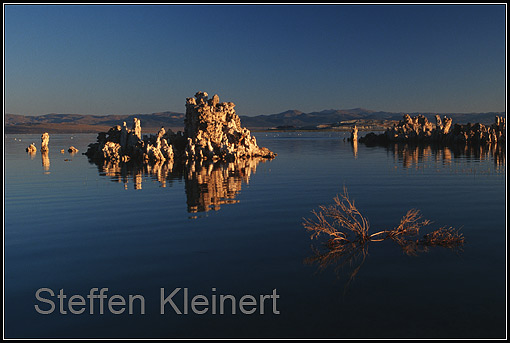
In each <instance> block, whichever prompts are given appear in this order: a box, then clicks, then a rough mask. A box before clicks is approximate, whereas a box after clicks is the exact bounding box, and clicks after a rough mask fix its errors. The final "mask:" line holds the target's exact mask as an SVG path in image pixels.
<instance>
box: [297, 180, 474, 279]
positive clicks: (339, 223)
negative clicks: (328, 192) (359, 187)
mask: <svg viewBox="0 0 510 343" xmlns="http://www.w3.org/2000/svg"><path fill="white" fill-rule="evenodd" d="M312 213H313V214H314V215H315V220H311V219H306V218H305V219H304V222H303V226H304V227H305V229H306V230H307V231H310V232H311V239H315V238H318V237H319V236H321V235H325V236H327V237H328V239H327V241H326V242H325V246H326V247H327V249H326V251H320V250H317V249H314V256H312V257H310V258H308V259H306V260H305V262H306V263H310V264H312V263H317V264H318V265H319V267H320V268H321V269H324V268H326V266H328V265H330V264H332V263H338V267H337V271H338V270H339V268H341V267H343V266H345V265H346V264H350V265H351V266H352V265H353V263H355V262H356V261H359V260H361V262H360V263H358V265H357V267H356V268H355V269H354V272H353V273H352V274H351V277H350V279H349V282H350V281H351V280H352V279H353V278H354V276H355V275H356V274H357V273H358V271H359V269H360V267H361V265H362V264H363V263H364V261H365V258H366V256H367V254H368V247H367V244H368V243H369V242H380V241H384V240H387V239H390V240H392V241H394V242H396V243H397V244H398V245H399V246H400V248H401V249H402V251H403V252H404V253H405V254H407V255H410V256H415V255H417V253H419V252H426V251H428V248H429V247H444V248H449V249H452V250H462V246H463V245H464V236H463V235H462V234H461V233H460V232H459V230H457V229H454V228H445V227H441V228H439V229H437V230H434V231H432V232H430V233H428V234H426V235H424V236H423V237H422V238H421V239H420V238H416V237H418V236H419V234H420V230H421V229H422V228H423V227H425V226H428V225H430V224H431V221H430V220H427V219H425V220H423V219H422V216H421V214H420V211H419V210H417V209H411V210H409V211H408V212H407V213H406V214H405V215H404V216H403V217H402V219H401V220H400V223H399V224H398V225H397V226H396V227H395V228H393V229H391V230H382V231H378V232H376V233H373V234H370V233H369V228H370V224H369V221H368V219H367V218H365V217H364V216H363V215H362V214H361V212H360V211H359V210H358V209H357V208H356V206H355V204H354V201H353V200H350V199H349V194H348V193H347V188H346V187H344V189H343V193H342V194H339V195H337V196H336V197H335V198H334V204H333V205H330V206H320V211H312Z"/></svg>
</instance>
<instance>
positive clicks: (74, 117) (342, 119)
mask: <svg viewBox="0 0 510 343" xmlns="http://www.w3.org/2000/svg"><path fill="white" fill-rule="evenodd" d="M404 114H405V113H404V112H399V113H395V112H383V111H372V110H368V109H364V108H354V109H348V110H333V109H332V110H324V111H320V112H310V113H304V112H301V111H298V110H288V111H285V112H281V113H277V114H267V115H258V116H240V118H241V124H242V125H243V126H245V127H247V128H249V129H275V128H282V129H314V128H327V127H338V126H342V125H353V124H354V123H359V124H366V123H380V124H382V123H385V125H382V126H386V125H388V123H390V122H392V121H396V120H400V119H402V116H403V115H404ZM409 114H410V115H411V116H414V115H417V114H419V113H409ZM421 114H423V115H424V116H426V117H427V118H428V119H429V120H431V121H432V122H433V123H435V119H434V117H435V115H436V114H439V115H440V116H441V117H443V116H444V115H446V116H448V117H450V118H452V119H453V122H454V123H460V124H465V123H468V122H470V123H482V124H491V123H493V122H494V117H495V116H496V115H498V116H505V112H488V113H421ZM135 117H136V118H139V119H140V121H141V126H142V130H143V131H145V132H156V131H157V130H158V129H159V128H161V127H162V126H163V127H165V128H171V129H173V130H182V129H183V127H184V113H179V112H169V111H168V112H159V113H152V114H130V115H82V114H55V113H51V114H45V115H40V116H24V115H17V114H6V115H5V116H4V132H5V133H40V132H48V133H64V132H69V133H71V132H73V133H77V132H101V131H106V130H108V129H109V128H110V127H112V126H115V125H121V124H122V122H124V121H125V122H126V123H127V124H128V127H130V126H131V123H132V122H133V118H135Z"/></svg>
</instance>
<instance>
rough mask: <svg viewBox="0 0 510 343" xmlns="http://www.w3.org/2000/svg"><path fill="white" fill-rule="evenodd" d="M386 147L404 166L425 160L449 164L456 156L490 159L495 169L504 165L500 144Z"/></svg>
mask: <svg viewBox="0 0 510 343" xmlns="http://www.w3.org/2000/svg"><path fill="white" fill-rule="evenodd" d="M386 149H387V150H388V151H389V152H392V153H393V155H394V157H395V161H396V162H401V163H402V165H403V166H404V168H410V167H413V166H418V165H420V164H422V163H423V162H427V161H434V162H436V163H437V162H441V163H443V164H450V163H451V162H452V161H453V160H454V159H456V158H465V159H468V160H479V161H483V160H491V159H492V160H493V161H494V165H495V167H496V169H497V170H499V169H503V170H504V167H505V147H504V146H502V145H500V144H499V145H489V146H487V147H482V146H468V145H465V146H434V145H412V144H390V145H388V146H387V147H386Z"/></svg>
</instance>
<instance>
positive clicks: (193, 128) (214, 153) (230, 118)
mask: <svg viewBox="0 0 510 343" xmlns="http://www.w3.org/2000/svg"><path fill="white" fill-rule="evenodd" d="M234 107H235V104H234V103H233V102H220V101H219V97H218V95H214V96H213V97H212V99H208V94H207V93H205V92H197V93H196V94H195V98H187V99H186V117H185V120H184V125H185V127H184V136H185V137H186V138H187V145H186V150H185V153H184V154H185V157H186V158H187V159H190V160H202V159H210V160H224V161H233V160H236V159H244V158H249V157H264V158H274V157H275V156H276V154H275V153H273V152H271V151H270V150H269V149H267V148H261V147H259V146H258V145H257V140H256V139H255V137H253V136H252V135H251V133H250V130H248V129H246V128H243V127H242V126H241V120H240V119H239V116H238V115H237V114H236V112H235V109H234Z"/></svg>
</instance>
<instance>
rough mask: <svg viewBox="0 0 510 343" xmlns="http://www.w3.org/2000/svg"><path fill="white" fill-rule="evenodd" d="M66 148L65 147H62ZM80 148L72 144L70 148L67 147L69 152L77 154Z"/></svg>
mask: <svg viewBox="0 0 510 343" xmlns="http://www.w3.org/2000/svg"><path fill="white" fill-rule="evenodd" d="M62 150H64V149H62ZM78 151H79V150H78V149H76V148H75V147H74V146H72V145H71V146H70V147H69V149H67V152H69V153H71V154H76V153H77V152H78Z"/></svg>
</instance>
